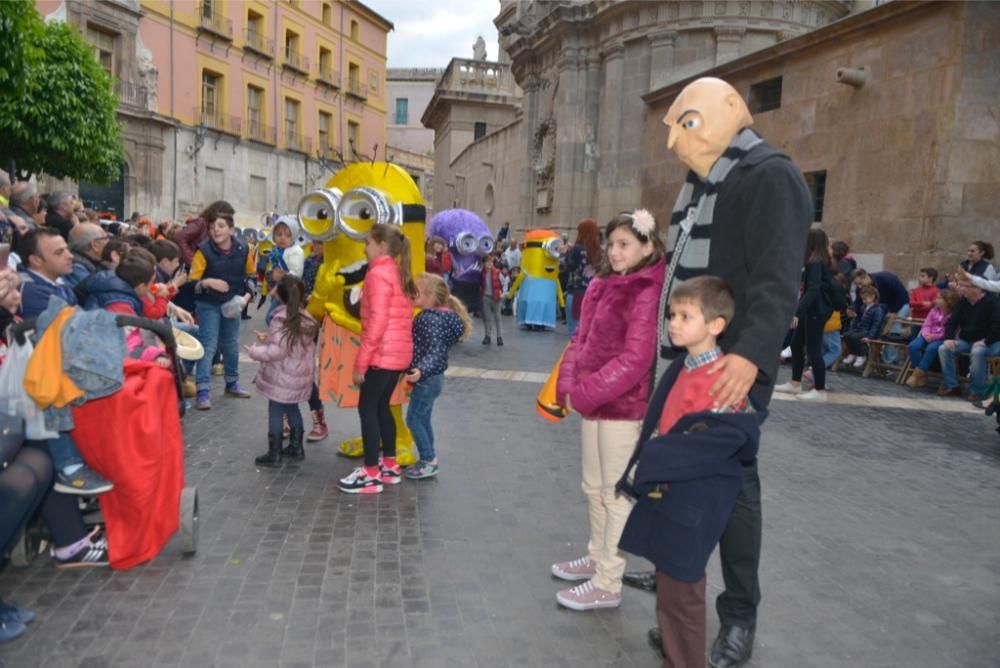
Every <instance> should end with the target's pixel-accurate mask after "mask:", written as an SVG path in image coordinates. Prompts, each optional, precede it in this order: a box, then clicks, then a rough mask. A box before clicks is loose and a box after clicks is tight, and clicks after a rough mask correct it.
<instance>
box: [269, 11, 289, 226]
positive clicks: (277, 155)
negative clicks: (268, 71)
mask: <svg viewBox="0 0 1000 668" xmlns="http://www.w3.org/2000/svg"><path fill="white" fill-rule="evenodd" d="M278 40H279V35H278V3H277V2H275V3H274V46H275V51H277V50H278V48H279V45H280V46H284V45H285V42H284V40H283V39H282V41H278ZM279 53H280V51H279ZM282 57H284V56H282ZM280 69H281V65H277V64H276V65H275V66H274V77H273V79H274V94H273V95H272V96H271V97H273V98H274V147H275V148H274V153H273V155H274V159H275V165H274V211H275V212H277V211H278V202H280V201H281V152H280V151H281V149H279V148H278V143H279V142H278V139H279V135H280V134H281V128H280V127H279V125H278V71H279V70H280ZM265 209H267V210H271V207H265Z"/></svg>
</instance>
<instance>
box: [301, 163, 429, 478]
mask: <svg viewBox="0 0 1000 668" xmlns="http://www.w3.org/2000/svg"><path fill="white" fill-rule="evenodd" d="M298 214H299V222H300V223H301V226H302V231H303V233H304V234H305V236H307V237H309V238H310V239H313V240H315V241H320V242H322V243H323V264H322V266H321V267H320V269H319V271H318V273H317V274H316V284H315V287H314V288H313V293H312V296H311V297H310V299H309V305H308V310H309V313H311V314H312V316H313V317H315V318H316V319H317V320H318V321H321V322H322V323H323V330H322V333H321V335H320V347H319V350H320V362H319V368H320V373H319V391H320V397H322V398H323V399H324V401H332V402H334V403H335V404H336V405H337V406H339V407H340V408H356V407H357V406H358V393H359V388H358V386H357V385H355V384H354V381H353V380H352V378H351V370H352V369H353V367H354V359H355V358H356V357H357V354H358V348H359V347H360V345H361V337H360V334H361V319H360V313H361V310H360V307H361V304H360V296H361V286H362V284H363V282H364V276H365V271H366V269H367V264H368V263H367V259H366V257H365V239H366V237H367V235H368V232H369V230H371V229H372V227H373V226H374V225H398V226H399V227H400V228H401V229H402V232H403V234H404V235H405V236H406V238H407V239H409V241H410V246H411V248H413V249H414V252H411V253H410V257H411V258H412V266H411V267H410V271H411V272H412V273H413V275H414V276H416V275H418V274H421V273H423V272H424V269H425V258H424V253H423V252H422V250H423V247H424V228H425V219H426V215H427V214H426V210H425V209H424V200H423V197H421V195H420V190H419V189H418V188H417V186H416V184H415V183H414V182H413V179H412V178H410V175H409V174H407V173H406V172H405V171H404V170H402V169H400V168H399V167H397V166H396V165H392V164H387V163H384V162H372V163H369V162H364V163H354V164H351V165H348V166H347V167H344V168H343V169H342V170H340V171H339V172H337V173H336V174H334V175H333V177H332V178H331V179H330V180H329V181H328V182H327V184H326V187H325V188H320V189H319V190H315V191H313V192H310V193H309V194H307V195H306V196H305V197H303V198H302V201H301V203H300V204H299V211H298ZM405 388H406V384H405V381H400V384H399V386H398V387H397V388H396V390H395V392H394V393H393V395H392V400H391V402H390V404H391V406H392V415H393V419H394V420H395V421H396V453H397V454H396V461H398V462H399V464H400V465H402V466H409V465H411V464H414V463H416V461H417V458H416V452H415V449H414V447H413V437H412V435H411V434H410V431H409V429H407V428H406V424H405V423H404V422H403V415H402V404H403V403H404V402H405V401H406V399H407V398H408V392H407V390H406V389H405ZM340 452H341V453H342V454H344V455H346V456H348V457H359V456H361V454H362V447H361V438H360V437H358V438H352V439H348V440H346V441H344V442H343V443H341V444H340Z"/></svg>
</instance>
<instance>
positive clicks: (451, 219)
mask: <svg viewBox="0 0 1000 668" xmlns="http://www.w3.org/2000/svg"><path fill="white" fill-rule="evenodd" d="M429 233H430V236H432V237H441V238H442V239H444V240H445V242H446V243H447V244H448V250H449V252H450V253H451V262H452V270H451V292H452V294H454V295H455V296H456V297H458V299H460V300H461V302H462V304H464V305H465V308H466V309H467V310H468V311H469V313H471V314H473V315H478V314H479V312H480V297H479V293H480V286H482V284H483V258H484V257H486V256H487V255H489V254H490V253H492V252H493V249H494V248H496V242H495V241H494V240H493V233H492V232H490V228H488V227H487V226H486V223H484V222H483V219H482V218H480V217H479V216H477V215H476V214H474V213H473V212H471V211H467V210H466V209H446V210H445V211H440V212H438V213H436V214H434V218H433V219H432V220H431V225H430V230H429Z"/></svg>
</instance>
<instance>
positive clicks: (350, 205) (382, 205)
mask: <svg viewBox="0 0 1000 668" xmlns="http://www.w3.org/2000/svg"><path fill="white" fill-rule="evenodd" d="M298 215H299V223H300V224H301V226H302V230H303V232H305V234H306V236H308V237H310V238H312V239H315V240H316V241H331V240H333V239H336V238H337V237H339V236H340V235H341V234H344V235H346V236H347V237H348V238H350V239H354V240H355V241H364V239H365V237H367V236H368V232H370V231H371V229H372V226H374V225H397V226H402V225H403V224H404V223H417V222H423V221H424V219H425V218H426V217H427V212H426V209H425V208H424V206H423V205H421V204H402V203H399V202H396V203H392V202H390V201H389V199H388V198H386V196H385V195H384V194H383V193H381V192H380V191H378V190H376V189H375V188H369V187H368V186H359V187H357V188H354V189H353V190H349V191H348V192H347V193H346V194H345V193H342V192H341V191H340V189H338V188H320V189H318V190H314V191H313V192H311V193H309V194H307V195H306V196H305V197H303V198H302V199H301V201H299V206H298Z"/></svg>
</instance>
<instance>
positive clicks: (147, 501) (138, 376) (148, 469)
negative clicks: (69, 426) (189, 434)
mask: <svg viewBox="0 0 1000 668" xmlns="http://www.w3.org/2000/svg"><path fill="white" fill-rule="evenodd" d="M115 322H116V324H117V325H118V327H136V328H140V329H143V330H146V331H149V332H151V333H153V334H155V335H156V336H157V337H158V338H159V339H160V341H162V343H163V347H164V349H165V350H166V352H167V355H168V356H169V357H170V360H171V373H170V374H169V376H168V374H163V373H162V369H161V368H160V367H158V366H156V365H153V364H151V363H148V362H140V361H137V360H131V359H127V360H125V363H124V364H125V371H124V384H123V385H122V387H121V389H119V390H118V391H117V392H115V393H114V394H111V395H109V396H107V397H104V398H101V399H96V400H92V401H87V402H85V403H84V404H83V405H81V406H79V407H74V408H73V417H74V422H75V424H76V427H75V429H74V430H73V432H72V433H73V438H74V440H75V441H76V443H77V446H78V447H79V448H80V451H81V452H82V453H83V454H84V457H85V459H86V460H87V463H88V464H89V465H91V466H92V467H93V468H94V469H95V470H97V471H98V472H100V473H101V474H102V475H103V476H104V477H106V478H108V479H110V480H112V482H114V483H115V489H113V490H112V491H110V492H108V493H106V494H103V495H101V496H100V497H98V500H97V501H93V500H91V501H89V502H88V501H85V502H83V503H84V505H83V508H82V509H83V511H84V521H85V523H87V524H90V525H97V524H103V525H104V526H105V528H106V533H107V538H108V545H109V553H110V555H111V565H112V567H113V568H130V567H132V566H134V565H137V564H139V563H142V562H144V561H148V560H149V559H152V558H154V557H155V556H156V555H157V554H158V553H159V552H160V550H161V549H162V548H163V546H164V545H166V543H167V541H168V540H169V538H170V536H172V535H173V534H174V533H176V532H177V531H179V532H180V539H181V549H182V550H183V552H184V554H187V555H191V554H194V553H195V552H196V551H197V549H198V525H199V521H198V492H197V489H196V488H194V487H184V464H183V455H184V452H183V440H182V437H181V428H180V417H183V415H184V409H185V405H184V399H183V391H182V385H181V378H182V377H183V370H182V368H181V366H180V361H179V359H178V357H177V342H176V340H175V338H174V335H173V331H172V329H171V327H170V324H169V323H168V322H167V321H159V320H150V319H147V318H136V317H129V316H122V315H119V316H117V317H116V318H115ZM34 328H35V321H34V320H26V321H24V322H21V323H18V324H16V325H14V326H13V328H12V335H13V338H14V339H15V340H16V341H17V342H18V343H19V344H21V345H23V344H24V342H25V336H27V334H28V333H29V332H31V331H32V330H34ZM174 410H176V411H177V413H173V412H172V411H174ZM98 508H99V510H98ZM47 542H48V532H47V530H46V529H45V527H44V525H42V524H41V523H40V522H37V521H36V523H35V524H33V525H31V526H29V528H28V529H26V530H25V531H24V534H23V536H22V537H21V539H20V540H19V542H18V543H17V544H16V545H15V547H14V548H13V550H12V553H11V555H10V558H11V562H12V563H13V564H14V565H15V566H26V565H28V564H29V563H30V561H31V559H32V558H33V557H34V556H35V555H37V554H38V553H39V552H40V551H42V550H43V549H44V547H45V545H46V544H47Z"/></svg>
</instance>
